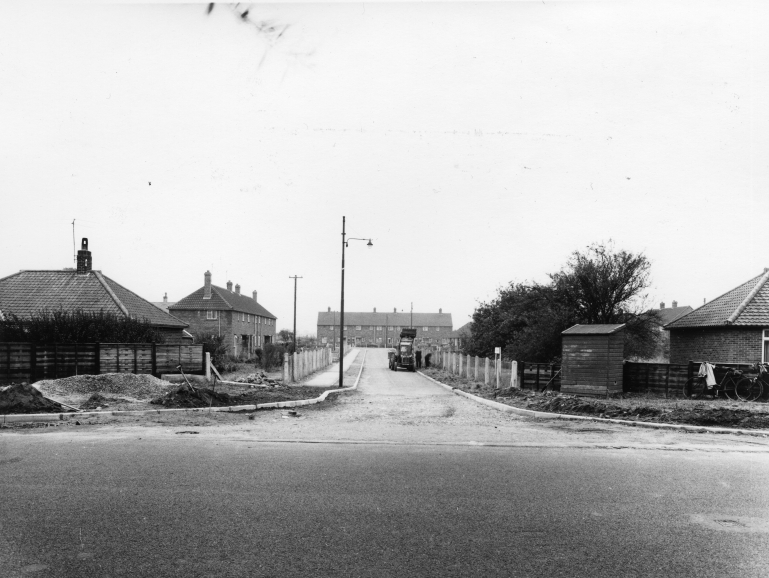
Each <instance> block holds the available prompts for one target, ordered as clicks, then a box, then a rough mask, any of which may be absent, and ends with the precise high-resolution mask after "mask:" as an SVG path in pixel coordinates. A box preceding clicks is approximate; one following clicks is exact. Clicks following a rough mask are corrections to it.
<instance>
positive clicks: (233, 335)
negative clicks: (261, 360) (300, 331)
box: [168, 271, 277, 356]
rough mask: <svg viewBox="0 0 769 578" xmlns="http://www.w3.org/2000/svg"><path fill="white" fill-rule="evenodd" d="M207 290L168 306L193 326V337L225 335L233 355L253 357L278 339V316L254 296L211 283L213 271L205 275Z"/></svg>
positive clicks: (204, 289) (190, 326) (237, 289)
mask: <svg viewBox="0 0 769 578" xmlns="http://www.w3.org/2000/svg"><path fill="white" fill-rule="evenodd" d="M203 280H204V282H203V287H201V288H200V289H198V290H197V291H194V292H193V293H190V294H189V295H187V296H186V297H185V298H183V299H181V300H179V301H177V302H176V303H174V304H173V305H170V306H169V307H168V311H169V312H170V313H171V314H173V315H174V316H175V317H178V318H179V319H181V320H182V321H184V322H185V323H188V324H189V329H188V331H190V332H191V333H193V334H196V333H197V334H204V335H221V336H224V337H225V343H226V344H227V347H228V349H229V351H230V353H231V354H232V355H236V356H239V355H241V354H251V353H253V352H254V350H255V349H257V348H259V347H262V346H263V345H264V344H265V343H269V342H271V341H274V340H275V333H276V332H275V324H276V321H277V317H275V316H274V315H273V314H272V313H270V312H269V311H267V309H265V308H264V307H263V306H262V305H260V304H259V302H258V301H257V300H256V297H257V293H256V291H254V292H253V293H252V296H251V297H249V296H247V295H241V293H240V285H235V288H234V289H233V287H232V281H227V288H226V289H225V288H223V287H217V286H216V285H212V284H211V272H210V271H206V272H205V274H204V275H203Z"/></svg>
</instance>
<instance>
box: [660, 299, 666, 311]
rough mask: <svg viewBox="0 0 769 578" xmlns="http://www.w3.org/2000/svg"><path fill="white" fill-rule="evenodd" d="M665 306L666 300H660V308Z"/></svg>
mask: <svg viewBox="0 0 769 578" xmlns="http://www.w3.org/2000/svg"><path fill="white" fill-rule="evenodd" d="M664 308H665V302H664V301H662V302H660V309H664Z"/></svg>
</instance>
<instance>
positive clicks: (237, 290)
mask: <svg viewBox="0 0 769 578" xmlns="http://www.w3.org/2000/svg"><path fill="white" fill-rule="evenodd" d="M235 293H237V294H238V295H240V284H238V285H235Z"/></svg>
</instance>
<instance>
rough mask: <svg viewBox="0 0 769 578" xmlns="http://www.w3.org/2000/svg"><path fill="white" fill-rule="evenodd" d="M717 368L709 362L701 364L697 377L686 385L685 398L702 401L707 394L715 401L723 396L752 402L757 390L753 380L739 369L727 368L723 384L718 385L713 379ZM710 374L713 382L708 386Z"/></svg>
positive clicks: (722, 379) (722, 380)
mask: <svg viewBox="0 0 769 578" xmlns="http://www.w3.org/2000/svg"><path fill="white" fill-rule="evenodd" d="M715 368H716V366H715V365H713V364H711V363H708V362H707V361H705V362H703V363H701V364H700V370H699V372H698V373H697V375H695V376H694V377H692V378H691V379H689V380H687V381H686V383H685V384H684V390H683V393H684V397H686V398H689V399H701V398H702V397H703V396H704V395H705V394H706V393H707V394H711V395H712V396H713V399H715V397H716V396H717V395H721V394H723V395H724V396H725V397H727V398H728V399H731V400H733V401H737V400H742V401H751V400H749V399H748V397H751V396H752V392H753V389H754V388H755V386H754V385H753V384H752V380H750V379H748V378H747V377H745V376H744V375H743V374H742V372H741V371H740V370H739V369H735V368H734V367H727V368H726V373H725V374H724V376H723V377H722V378H721V383H716V382H715V377H713V370H714V369H715ZM708 373H710V376H711V380H712V381H713V383H712V384H711V385H708ZM759 395H760V394H759ZM754 399H755V398H754Z"/></svg>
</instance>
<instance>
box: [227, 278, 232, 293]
mask: <svg viewBox="0 0 769 578" xmlns="http://www.w3.org/2000/svg"><path fill="white" fill-rule="evenodd" d="M227 291H229V292H230V293H232V281H227Z"/></svg>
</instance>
